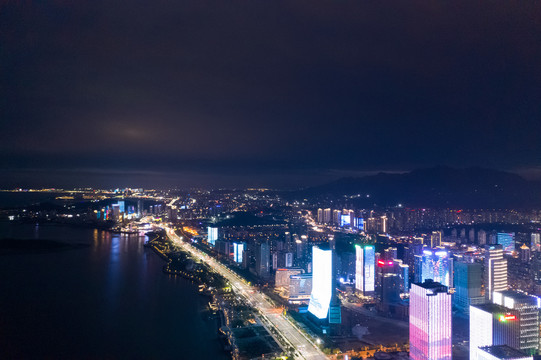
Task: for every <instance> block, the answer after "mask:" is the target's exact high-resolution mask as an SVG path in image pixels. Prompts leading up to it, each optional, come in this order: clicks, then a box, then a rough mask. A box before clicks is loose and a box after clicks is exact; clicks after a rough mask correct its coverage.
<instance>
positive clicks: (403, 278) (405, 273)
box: [394, 259, 410, 293]
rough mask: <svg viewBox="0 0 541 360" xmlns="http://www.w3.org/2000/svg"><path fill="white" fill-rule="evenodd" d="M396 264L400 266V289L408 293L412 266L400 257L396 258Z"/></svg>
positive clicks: (398, 271)
mask: <svg viewBox="0 0 541 360" xmlns="http://www.w3.org/2000/svg"><path fill="white" fill-rule="evenodd" d="M394 262H395V266H396V267H398V269H397V271H396V272H397V274H398V277H399V278H400V291H401V292H402V293H408V292H409V290H410V285H409V284H410V278H409V275H410V267H409V265H407V264H404V262H403V261H402V260H400V259H395V261H394Z"/></svg>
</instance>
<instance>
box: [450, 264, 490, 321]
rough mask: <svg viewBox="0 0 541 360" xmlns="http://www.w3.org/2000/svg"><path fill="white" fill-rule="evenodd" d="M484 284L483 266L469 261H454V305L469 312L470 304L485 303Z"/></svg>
mask: <svg viewBox="0 0 541 360" xmlns="http://www.w3.org/2000/svg"><path fill="white" fill-rule="evenodd" d="M482 285H483V266H482V264H480V263H475V262H468V261H456V262H454V286H455V294H454V296H453V305H454V306H455V307H457V308H458V309H460V310H461V311H462V312H465V313H468V312H469V310H470V305H475V304H483V303H484V302H485V297H484V296H482V295H481V288H482Z"/></svg>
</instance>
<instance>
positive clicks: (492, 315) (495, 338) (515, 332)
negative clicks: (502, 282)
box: [470, 291, 541, 360]
mask: <svg viewBox="0 0 541 360" xmlns="http://www.w3.org/2000/svg"><path fill="white" fill-rule="evenodd" d="M494 302H495V303H490V304H482V305H472V306H470V360H482V359H484V358H483V357H482V352H481V351H480V350H479V348H480V347H483V346H492V345H507V346H510V347H512V348H514V349H518V350H521V351H523V352H524V353H526V354H529V355H532V354H535V353H536V352H537V350H538V348H539V306H540V303H541V299H539V298H538V297H535V296H529V295H525V294H522V293H517V292H513V291H503V292H495V293H494Z"/></svg>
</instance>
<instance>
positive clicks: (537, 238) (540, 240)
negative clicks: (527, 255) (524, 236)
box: [531, 233, 541, 251]
mask: <svg viewBox="0 0 541 360" xmlns="http://www.w3.org/2000/svg"><path fill="white" fill-rule="evenodd" d="M531 249H532V251H540V250H541V234H539V233H532V235H531Z"/></svg>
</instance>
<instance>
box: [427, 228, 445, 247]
mask: <svg viewBox="0 0 541 360" xmlns="http://www.w3.org/2000/svg"><path fill="white" fill-rule="evenodd" d="M441 238H442V232H441V231H432V234H431V235H430V244H428V245H429V246H430V248H431V249H434V248H436V247H438V246H441Z"/></svg>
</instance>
